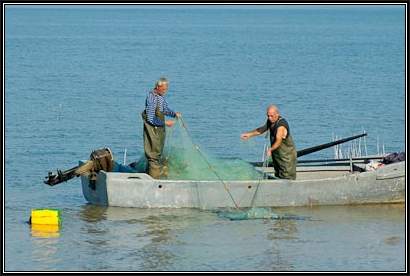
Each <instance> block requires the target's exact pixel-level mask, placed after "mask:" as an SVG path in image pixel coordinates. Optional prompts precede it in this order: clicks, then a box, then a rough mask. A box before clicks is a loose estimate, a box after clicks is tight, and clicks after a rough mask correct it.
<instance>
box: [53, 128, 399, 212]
mask: <svg viewBox="0 0 410 276" xmlns="http://www.w3.org/2000/svg"><path fill="white" fill-rule="evenodd" d="M363 135H365V134H362V135H357V136H353V137H348V138H345V139H341V140H338V141H335V142H331V143H326V144H323V145H319V146H315V147H312V148H308V149H305V150H301V151H298V157H300V156H302V155H306V154H309V153H311V152H315V151H318V150H321V149H323V148H327V147H330V146H334V145H336V144H340V143H343V142H345V141H349V140H352V139H356V138H357V137H361V136H363ZM385 156H386V155H384V156H364V157H360V158H352V157H350V158H346V159H333V160H305V161H298V166H297V177H296V179H295V180H288V179H279V178H276V177H275V176H274V170H273V168H272V167H264V166H262V165H261V164H260V162H254V163H252V165H253V166H254V167H255V170H257V171H259V172H260V174H261V175H262V176H263V177H261V178H260V179H258V180H229V179H217V180H172V179H154V178H152V177H151V176H150V175H148V174H146V173H144V172H140V171H137V170H135V169H132V166H125V165H122V164H120V163H118V162H116V161H115V160H114V159H113V157H112V153H111V151H110V150H109V149H108V148H105V149H101V150H97V151H94V152H93V153H92V154H91V156H90V160H88V161H80V162H79V166H77V167H75V168H73V169H70V170H68V171H65V172H61V171H58V172H57V174H52V173H51V172H50V173H49V175H48V177H47V180H46V181H45V183H46V184H48V185H51V186H53V185H55V184H58V183H60V182H63V181H66V180H68V179H71V178H73V177H74V176H80V177H81V185H82V191H83V195H84V197H85V199H86V200H87V201H88V202H89V203H91V204H96V205H103V206H118V207H139V208H200V209H215V208H224V207H285V206H319V205H346V204H371V203H402V202H404V201H405V161H398V162H394V163H390V164H384V163H382V161H383V159H384V158H385ZM375 161H377V164H378V166H377V167H370V166H368V164H369V162H375Z"/></svg>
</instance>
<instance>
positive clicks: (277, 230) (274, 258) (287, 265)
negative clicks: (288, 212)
mask: <svg viewBox="0 0 410 276" xmlns="http://www.w3.org/2000/svg"><path fill="white" fill-rule="evenodd" d="M298 223H301V222H298V221H294V220H273V221H272V223H271V225H270V227H269V230H268V234H267V237H266V238H267V240H270V241H272V247H271V248H270V249H269V250H268V253H267V254H269V256H270V257H271V269H272V271H289V270H294V265H293V262H294V260H292V259H290V258H289V257H288V256H282V252H281V251H282V248H281V246H280V244H278V242H289V241H292V240H297V239H298V238H299V237H298V235H299V233H298V228H297V226H298ZM302 223H303V222H302ZM265 265H266V264H265Z"/></svg>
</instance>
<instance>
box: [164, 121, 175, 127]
mask: <svg viewBox="0 0 410 276" xmlns="http://www.w3.org/2000/svg"><path fill="white" fill-rule="evenodd" d="M174 123H175V121H172V120H166V121H165V125H166V126H167V127H172V126H173V125H174Z"/></svg>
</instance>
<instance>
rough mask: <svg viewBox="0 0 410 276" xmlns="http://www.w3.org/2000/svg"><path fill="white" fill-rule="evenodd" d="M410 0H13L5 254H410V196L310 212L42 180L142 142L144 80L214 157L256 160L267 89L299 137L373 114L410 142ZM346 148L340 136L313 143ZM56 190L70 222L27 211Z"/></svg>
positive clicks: (325, 259) (151, 265) (79, 267)
mask: <svg viewBox="0 0 410 276" xmlns="http://www.w3.org/2000/svg"><path fill="white" fill-rule="evenodd" d="M404 24H405V8H404V6H354V7H352V6H294V7H286V6H270V7H264V8H262V7H260V6H259V7H252V6H235V7H213V6H206V7H178V6H171V7H161V8H153V7H149V6H144V7H143V6H132V7H130V6H109V7H108V6H106V7H101V6H92V7H76V6H70V7H64V6H58V7H57V8H56V7H53V6H34V7H24V6H20V7H18V8H16V7H13V6H6V9H5V97H4V101H5V104H4V107H5V112H4V116H5V144H4V148H5V156H4V157H5V166H4V169H5V177H4V179H5V183H4V200H5V202H4V213H5V218H4V231H5V233H4V241H5V243H4V261H5V270H7V271H15V270H19V271H20V270H30V271H37V270H57V271H62V270H64V271H65V270H76V271H89V270H91V271H94V270H112V271H122V270H124V271H128V270H133V271H140V270H148V271H150V270H226V271H231V270H256V271H312V270H316V271H322V270H330V271H333V270H334V271H351V270H355V271H362V270H363V271H369V270H371V271H403V270H405V269H406V261H405V256H406V251H405V250H406V235H405V230H406V219H405V213H406V209H405V206H404V205H370V206H340V207H320V208H319V207H316V208H287V209H286V208H285V209H278V210H277V212H278V213H282V212H283V213H291V214H295V215H307V216H309V217H311V218H313V220H309V221H303V220H301V221H291V220H288V221H273V220H272V221H270V220H269V221H267V220H249V221H240V222H238V221H228V220H225V219H222V218H219V217H217V216H216V215H215V214H214V213H212V212H207V211H200V210H191V209H176V210H173V209H172V210H170V209H159V210H148V209H147V210H146V209H136V208H112V207H109V208H103V207H96V206H91V205H88V204H87V203H86V201H85V199H84V198H83V195H82V191H81V187H80V181H79V179H73V180H71V181H69V182H67V183H63V184H60V185H58V186H55V187H49V186H46V185H44V184H43V182H42V181H43V179H44V177H45V176H46V174H47V172H48V171H49V170H55V169H57V168H59V169H68V168H71V167H73V166H75V165H77V164H78V160H81V159H87V158H88V157H89V154H90V153H91V151H92V150H94V149H97V148H102V147H105V146H108V147H110V148H111V149H112V151H113V153H114V155H115V157H116V158H117V159H119V160H122V158H123V153H124V150H125V149H127V161H133V160H136V159H137V158H139V157H140V156H141V154H142V153H143V143H142V122H141V119H140V115H139V114H140V112H141V111H142V109H143V105H144V100H145V96H146V92H147V91H148V90H149V89H150V88H152V86H153V83H154V82H155V81H156V79H157V78H158V77H160V76H166V77H168V78H169V80H170V90H169V93H168V96H167V97H168V101H169V103H170V106H171V107H172V108H173V109H174V110H176V111H180V112H182V113H183V117H184V120H185V122H186V123H187V125H188V127H189V128H190V131H191V134H192V136H193V139H194V140H195V141H194V142H195V143H196V144H198V145H200V146H201V148H203V149H204V150H205V151H206V152H207V153H208V154H210V155H212V156H214V157H240V158H242V159H244V160H250V161H256V160H260V159H261V156H262V148H263V144H264V139H263V138H262V137H258V138H255V139H253V140H252V141H249V142H247V143H245V142H241V141H240V139H239V135H240V133H241V132H243V131H247V130H250V129H253V128H255V127H258V126H260V125H262V124H263V123H264V121H265V108H266V106H267V105H268V104H269V103H275V104H277V105H278V106H279V108H280V110H281V113H282V115H283V116H284V117H285V118H286V119H287V120H288V121H289V124H290V128H291V132H292V134H293V137H294V140H295V143H296V146H297V148H298V149H302V148H306V147H310V146H314V145H317V144H321V143H326V142H329V141H331V140H332V137H333V135H337V136H339V137H346V136H350V135H354V134H358V133H362V132H363V131H366V132H367V133H368V137H367V149H368V151H369V153H377V150H378V149H379V151H381V149H382V147H383V145H384V149H385V151H386V152H393V151H404V150H405V123H406V121H405V28H404ZM313 157H333V150H332V149H329V150H324V151H321V152H319V153H315V154H311V155H309V158H313ZM32 208H58V209H60V210H61V211H62V219H63V224H62V228H61V229H60V231H59V232H58V233H57V234H53V235H49V236H46V237H44V236H41V235H39V234H38V233H37V232H36V231H34V229H31V228H30V226H29V225H28V224H27V223H26V221H27V220H28V218H29V216H30V210H31V209H32Z"/></svg>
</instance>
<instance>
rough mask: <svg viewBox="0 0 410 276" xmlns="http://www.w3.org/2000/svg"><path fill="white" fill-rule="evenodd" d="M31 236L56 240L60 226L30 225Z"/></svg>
mask: <svg viewBox="0 0 410 276" xmlns="http://www.w3.org/2000/svg"><path fill="white" fill-rule="evenodd" d="M31 236H33V237H37V238H58V237H59V236H60V225H58V224H57V225H54V224H31Z"/></svg>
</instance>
